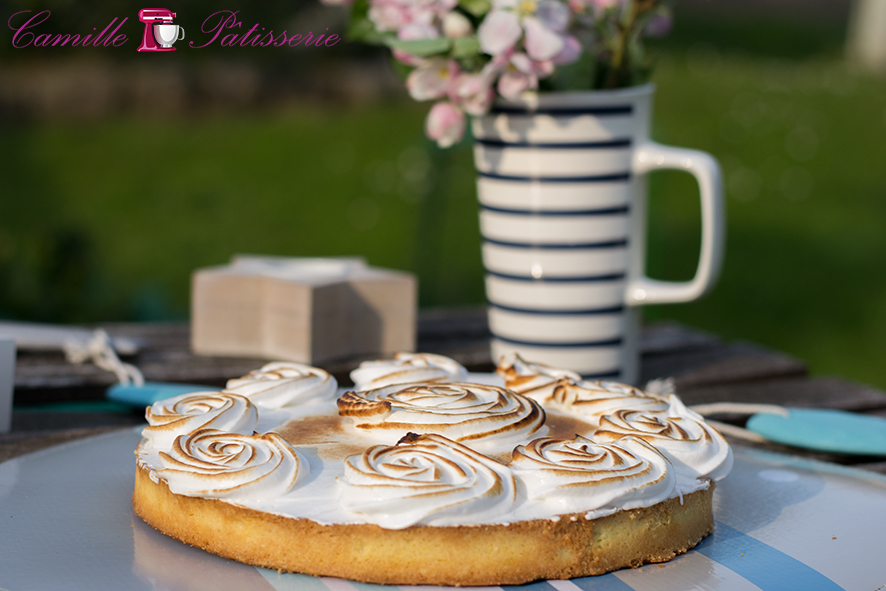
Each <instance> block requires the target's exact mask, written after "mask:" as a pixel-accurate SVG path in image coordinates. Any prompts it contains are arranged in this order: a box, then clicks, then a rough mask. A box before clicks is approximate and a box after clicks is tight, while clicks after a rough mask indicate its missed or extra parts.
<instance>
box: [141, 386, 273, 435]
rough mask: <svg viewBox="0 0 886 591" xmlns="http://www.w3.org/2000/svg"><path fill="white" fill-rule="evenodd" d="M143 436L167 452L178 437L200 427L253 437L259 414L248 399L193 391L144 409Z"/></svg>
mask: <svg viewBox="0 0 886 591" xmlns="http://www.w3.org/2000/svg"><path fill="white" fill-rule="evenodd" d="M145 419H147V421H148V425H149V426H147V427H145V428H144V429H143V430H142V437H144V438H145V439H147V440H148V441H150V442H151V444H152V445H153V446H154V447H157V448H160V449H168V448H170V447H171V446H172V442H173V440H174V439H175V438H176V437H178V436H179V435H185V434H188V433H191V432H192V431H196V430H197V429H201V428H210V429H218V430H220V431H228V432H231V433H240V434H242V435H251V434H252V433H253V431H254V430H255V425H256V423H257V422H258V411H257V410H256V408H255V406H253V404H252V403H251V402H249V400H247V399H246V398H245V397H243V396H240V395H239V394H234V393H231V392H192V393H190V394H182V395H180V396H175V397H173V398H167V399H166V400H161V401H159V402H155V403H154V404H153V405H152V406H149V407H148V408H147V409H145Z"/></svg>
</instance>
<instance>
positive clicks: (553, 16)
mask: <svg viewBox="0 0 886 591" xmlns="http://www.w3.org/2000/svg"><path fill="white" fill-rule="evenodd" d="M569 18H570V13H569V8H568V7H567V6H566V4H564V3H563V2H560V1H559V0H537V1H536V0H521V1H520V2H519V4H515V0H494V3H493V9H492V11H491V12H490V13H489V14H488V15H486V18H485V19H483V23H482V24H481V25H480V28H479V29H478V30H477V36H478V38H479V40H480V47H481V48H482V49H483V51H484V52H486V53H488V54H489V55H492V56H498V55H502V54H505V53H507V52H509V51H511V50H513V49H514V47H515V46H516V44H517V42H518V41H519V40H520V37H521V36H523V46H524V47H525V48H526V53H528V54H529V56H530V57H531V58H532V59H533V60H536V61H545V60H550V59H553V58H554V57H555V56H557V55H558V54H560V53H561V52H562V51H563V49H564V46H565V37H566V35H565V33H566V28H567V27H568V26H569Z"/></svg>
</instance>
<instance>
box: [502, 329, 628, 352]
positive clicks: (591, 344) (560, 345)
mask: <svg viewBox="0 0 886 591" xmlns="http://www.w3.org/2000/svg"><path fill="white" fill-rule="evenodd" d="M492 336H493V337H495V338H496V339H498V340H500V341H501V342H503V343H508V344H509V345H521V346H524V347H545V348H556V349H579V348H581V347H618V346H619V345H621V344H622V339H621V337H617V338H614V339H607V340H605V341H584V342H582V343H548V342H544V341H518V340H517V339H511V338H508V337H503V336H501V335H498V334H495V332H493V333H492Z"/></svg>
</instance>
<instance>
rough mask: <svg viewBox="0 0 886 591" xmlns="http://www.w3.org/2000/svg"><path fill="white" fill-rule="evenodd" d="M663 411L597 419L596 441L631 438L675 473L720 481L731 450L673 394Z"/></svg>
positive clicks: (629, 412) (726, 471)
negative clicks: (658, 454) (652, 448)
mask: <svg viewBox="0 0 886 591" xmlns="http://www.w3.org/2000/svg"><path fill="white" fill-rule="evenodd" d="M668 403H669V405H668V408H667V410H663V411H650V410H646V411H644V410H632V409H623V410H617V411H615V412H614V413H612V414H609V415H604V416H602V417H600V422H599V425H600V427H599V429H597V431H595V432H594V435H593V437H594V439H595V440H597V441H613V440H616V439H619V438H620V437H624V436H625V435H633V436H636V437H639V438H640V439H643V440H645V441H646V442H648V443H650V444H652V445H653V446H655V448H656V449H658V450H659V451H661V452H662V453H663V454H664V455H665V456H666V457H667V458H668V459H669V460H670V461H671V463H672V464H673V465H674V468H675V469H676V470H677V472H678V473H680V474H684V475H686V476H690V477H696V478H698V477H708V478H712V479H714V480H720V479H721V478H723V477H724V476H726V475H727V474H729V471H730V470H731V469H732V450H731V449H730V447H729V444H728V443H726V440H725V439H723V436H722V435H720V433H718V432H717V430H716V429H714V428H713V427H711V426H710V425H708V424H707V423H705V422H704V419H703V418H702V417H701V415H699V414H697V413H695V412H693V411H691V410H689V409H688V408H686V407H685V406H684V405H683V403H682V402H681V401H680V399H679V398H677V397H676V396H674V395H671V396H670V398H669V399H668Z"/></svg>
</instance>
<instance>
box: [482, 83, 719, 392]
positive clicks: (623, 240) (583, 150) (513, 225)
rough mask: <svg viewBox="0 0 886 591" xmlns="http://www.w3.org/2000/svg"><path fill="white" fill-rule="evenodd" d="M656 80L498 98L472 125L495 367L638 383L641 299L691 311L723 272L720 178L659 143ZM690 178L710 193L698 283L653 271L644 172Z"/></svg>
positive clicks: (703, 157) (708, 160)
mask: <svg viewBox="0 0 886 591" xmlns="http://www.w3.org/2000/svg"><path fill="white" fill-rule="evenodd" d="M653 93H654V87H653V86H652V85H646V86H640V87H635V88H628V89H619V90H611V91H589V92H568V93H540V94H538V95H536V96H532V97H530V96H527V98H526V99H525V100H521V101H516V102H509V101H499V102H497V103H496V104H495V106H494V107H493V109H492V110H491V112H490V113H489V114H488V115H485V116H483V117H478V118H475V119H474V120H473V122H472V124H473V132H474V138H475V144H474V160H475V164H476V168H477V175H478V177H477V193H478V198H479V201H480V231H481V234H482V238H483V266H484V267H485V270H486V297H487V300H488V303H489V325H490V329H491V331H492V335H493V338H492V343H491V346H492V353H493V358H494V359H496V360H497V359H498V358H499V357H500V356H502V355H505V354H507V353H510V352H517V353H519V354H520V355H521V356H523V357H524V358H525V359H526V360H529V361H535V362H540V363H545V364H548V365H552V366H555V367H561V368H564V369H571V370H574V371H577V372H579V373H580V374H582V375H584V376H586V377H590V378H611V379H618V380H620V381H624V382H627V383H636V382H637V380H638V379H639V349H638V340H639V314H638V310H637V309H636V307H637V306H639V305H642V304H651V303H656V304H658V303H675V302H687V301H690V300H694V299H697V298H699V297H701V296H702V295H704V294H705V293H706V292H708V291H709V290H710V289H711V288H712V287H713V285H714V283H715V282H716V280H717V277H718V275H719V271H720V267H721V265H722V260H723V244H724V239H725V221H724V220H725V209H724V204H723V189H722V174H721V172H720V167H719V165H718V164H717V162H716V160H714V158H713V157H712V156H711V155H710V154H707V153H705V152H699V151H697V150H687V149H682V148H672V147H668V146H662V145H659V144H656V143H654V142H652V141H650V139H649V128H650V114H651V106H652V95H653ZM655 169H677V170H685V171H687V172H689V173H691V174H692V175H694V176H695V178H696V179H697V181H698V185H699V193H700V196H701V214H702V216H701V217H702V239H701V255H700V257H699V263H698V269H697V270H696V273H695V277H694V278H693V279H692V280H691V281H687V282H662V281H656V280H653V279H650V278H648V277H646V276H645V250H646V173H648V172H649V171H651V170H655Z"/></svg>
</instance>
